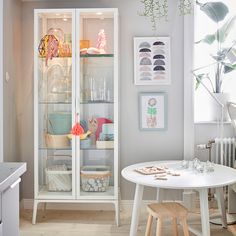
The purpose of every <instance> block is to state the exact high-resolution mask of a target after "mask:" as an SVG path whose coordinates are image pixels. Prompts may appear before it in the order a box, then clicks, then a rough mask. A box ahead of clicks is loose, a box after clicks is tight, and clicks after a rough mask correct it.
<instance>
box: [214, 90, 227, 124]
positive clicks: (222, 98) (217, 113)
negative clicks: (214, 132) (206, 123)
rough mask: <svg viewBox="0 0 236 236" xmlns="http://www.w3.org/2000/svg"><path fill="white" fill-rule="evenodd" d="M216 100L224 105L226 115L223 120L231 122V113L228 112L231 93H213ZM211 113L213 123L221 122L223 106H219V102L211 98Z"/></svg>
mask: <svg viewBox="0 0 236 236" xmlns="http://www.w3.org/2000/svg"><path fill="white" fill-rule="evenodd" d="M213 95H214V96H215V98H216V99H217V100H218V101H219V102H220V103H222V104H223V105H224V114H223V120H224V121H230V117H229V113H228V110H227V102H229V101H230V94H229V93H213ZM210 111H211V116H212V121H220V119H221V106H220V105H219V104H217V102H216V101H215V100H214V99H213V98H211V101H210Z"/></svg>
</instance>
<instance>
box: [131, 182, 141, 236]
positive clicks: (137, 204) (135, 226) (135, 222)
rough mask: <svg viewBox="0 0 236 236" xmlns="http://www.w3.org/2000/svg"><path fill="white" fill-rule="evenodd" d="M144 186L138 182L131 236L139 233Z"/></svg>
mask: <svg viewBox="0 0 236 236" xmlns="http://www.w3.org/2000/svg"><path fill="white" fill-rule="evenodd" d="M143 188H144V186H143V185H140V184H136V189H135V196H134V205H133V212H132V219H131V226H130V234H129V235H130V236H136V235H137V230H138V221H139V214H140V208H141V204H142V198H143Z"/></svg>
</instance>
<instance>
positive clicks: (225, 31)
mask: <svg viewBox="0 0 236 236" xmlns="http://www.w3.org/2000/svg"><path fill="white" fill-rule="evenodd" d="M235 20H236V15H235V16H233V17H231V18H230V19H229V20H228V21H226V22H225V23H224V25H222V27H221V28H220V29H218V30H217V32H216V35H215V37H216V39H217V41H218V42H221V43H223V42H225V40H226V38H227V37H228V35H229V33H230V31H231V29H232V28H233V27H234V23H235ZM217 35H219V36H218V37H217Z"/></svg>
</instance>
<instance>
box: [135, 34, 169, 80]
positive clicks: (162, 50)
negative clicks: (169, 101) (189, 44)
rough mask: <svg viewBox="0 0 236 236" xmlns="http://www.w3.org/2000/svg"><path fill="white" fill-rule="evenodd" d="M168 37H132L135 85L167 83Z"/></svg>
mask: <svg viewBox="0 0 236 236" xmlns="http://www.w3.org/2000/svg"><path fill="white" fill-rule="evenodd" d="M170 68H171V67H170V37H135V38H134V83H135V85H169V84H171V71H170Z"/></svg>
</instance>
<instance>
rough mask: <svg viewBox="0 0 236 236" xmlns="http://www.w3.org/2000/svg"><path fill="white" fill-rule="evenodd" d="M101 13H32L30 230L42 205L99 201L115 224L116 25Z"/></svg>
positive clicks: (110, 13) (113, 16)
mask: <svg viewBox="0 0 236 236" xmlns="http://www.w3.org/2000/svg"><path fill="white" fill-rule="evenodd" d="M100 11H101V12H102V14H103V17H102V19H101V18H100V16H98V15H97V14H96V13H97V9H60V10H59V9H44V10H35V57H34V60H35V63H34V64H35V70H34V71H35V161H34V163H35V200H34V211H33V223H35V221H36V214H37V205H38V203H40V202H45V203H46V202H78V203H79V202H99V201H101V202H103V203H104V202H108V203H113V204H114V205H115V209H116V219H117V223H118V218H119V217H118V215H119V212H118V208H119V207H118V153H119V152H118V115H117V114H118V55H117V51H118V50H117V48H118V37H117V22H118V21H117V10H116V9H99V12H100ZM91 29H93V30H91ZM88 39H89V40H88ZM85 41H86V44H85V46H87V49H86V48H85V47H82V46H81V43H82V44H83V43H84V42H85ZM78 114H79V115H78ZM77 123H78V124H77ZM77 125H78V126H80V128H82V130H83V132H82V133H80V134H79V137H78V136H77V134H75V133H74V132H73V130H74V127H75V126H77Z"/></svg>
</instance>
